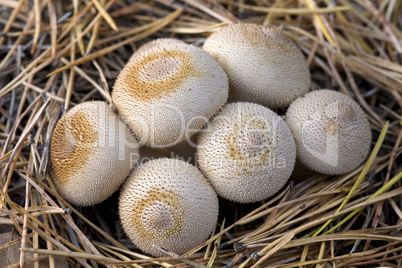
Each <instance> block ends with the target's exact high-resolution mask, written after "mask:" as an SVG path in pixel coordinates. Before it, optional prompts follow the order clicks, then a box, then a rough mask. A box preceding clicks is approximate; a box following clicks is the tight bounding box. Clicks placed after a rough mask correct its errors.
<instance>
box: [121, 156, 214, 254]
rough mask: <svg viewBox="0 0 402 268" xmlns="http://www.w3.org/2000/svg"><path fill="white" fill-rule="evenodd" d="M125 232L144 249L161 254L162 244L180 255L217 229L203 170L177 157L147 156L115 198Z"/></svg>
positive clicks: (210, 194)
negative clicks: (117, 201)
mask: <svg viewBox="0 0 402 268" xmlns="http://www.w3.org/2000/svg"><path fill="white" fill-rule="evenodd" d="M119 216H120V220H121V223H122V226H123V229H124V231H125V232H126V234H127V235H128V237H129V238H130V239H131V241H132V242H133V243H134V244H135V245H137V246H138V248H140V249H141V250H142V251H144V252H146V253H148V254H150V255H153V256H156V257H159V256H162V255H163V253H161V252H160V251H159V250H157V249H156V248H155V247H154V246H153V245H157V246H160V247H162V248H165V249H167V250H169V251H171V252H174V253H176V254H183V253H185V252H187V251H189V250H190V249H192V248H194V247H195V246H197V245H199V244H200V243H202V242H204V241H205V240H206V239H207V238H208V236H209V235H210V234H211V232H212V231H213V229H214V228H215V225H216V222H217V217H218V198H217V196H216V193H215V192H214V190H213V189H212V187H211V186H210V184H209V183H208V181H207V180H206V179H205V178H204V176H203V175H202V174H201V172H200V171H199V170H198V169H197V168H196V167H195V166H193V165H191V164H189V163H186V162H184V161H181V160H177V159H168V158H161V159H156V160H152V161H149V162H147V163H145V164H144V165H142V166H141V167H139V168H138V169H136V170H135V172H133V173H132V175H131V176H130V177H129V179H128V180H127V182H126V183H125V185H124V187H123V189H122V191H121V194H120V200H119Z"/></svg>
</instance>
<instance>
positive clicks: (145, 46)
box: [132, 38, 184, 57]
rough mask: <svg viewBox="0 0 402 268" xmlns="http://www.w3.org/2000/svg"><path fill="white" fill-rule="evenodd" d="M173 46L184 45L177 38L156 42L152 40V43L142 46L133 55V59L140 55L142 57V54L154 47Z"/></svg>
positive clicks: (160, 39)
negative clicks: (175, 44) (176, 44)
mask: <svg viewBox="0 0 402 268" xmlns="http://www.w3.org/2000/svg"><path fill="white" fill-rule="evenodd" d="M168 43H170V44H172V43H182V44H184V42H183V41H181V40H179V39H176V38H157V39H155V40H152V41H150V42H147V43H145V44H143V45H142V46H140V47H139V48H138V49H137V50H136V51H135V53H134V54H133V55H132V57H137V56H138V55H141V54H142V53H144V52H145V51H146V50H148V49H150V48H152V47H156V46H160V45H163V44H168Z"/></svg>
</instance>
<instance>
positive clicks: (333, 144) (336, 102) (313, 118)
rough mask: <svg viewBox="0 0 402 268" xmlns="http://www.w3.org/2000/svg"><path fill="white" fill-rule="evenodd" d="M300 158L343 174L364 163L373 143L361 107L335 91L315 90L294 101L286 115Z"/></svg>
mask: <svg viewBox="0 0 402 268" xmlns="http://www.w3.org/2000/svg"><path fill="white" fill-rule="evenodd" d="M286 121H287V123H288V125H289V127H290V129H291V130H292V133H293V135H294V137H295V141H296V146H297V157H298V159H299V160H300V161H301V162H302V163H303V164H304V165H306V166H307V167H309V168H311V169H312V170H314V171H317V172H320V173H324V174H332V175H336V174H344V173H347V172H350V171H352V170H353V169H355V168H356V167H358V166H359V165H360V164H361V163H363V161H364V159H365V158H366V156H367V154H368V152H369V149H370V144H371V130H370V124H369V122H368V120H367V118H366V116H365V114H364V112H363V110H362V109H361V107H360V106H359V105H358V104H357V103H356V102H355V101H354V100H353V99H351V98H350V97H348V96H346V95H344V94H342V93H340V92H337V91H333V90H328V89H323V90H316V91H313V92H310V93H308V94H306V95H305V96H304V97H300V98H298V99H297V100H295V101H294V102H293V103H292V104H291V105H290V107H289V109H288V111H287V114H286Z"/></svg>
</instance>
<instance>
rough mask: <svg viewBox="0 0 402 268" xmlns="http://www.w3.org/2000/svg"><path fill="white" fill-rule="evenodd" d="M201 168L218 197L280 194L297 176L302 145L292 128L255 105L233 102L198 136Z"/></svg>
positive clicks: (259, 197) (247, 198)
mask: <svg viewBox="0 0 402 268" xmlns="http://www.w3.org/2000/svg"><path fill="white" fill-rule="evenodd" d="M197 153H198V162H199V165H200V169H201V171H202V172H203V173H204V174H205V176H206V177H207V179H208V180H209V181H210V182H211V184H212V186H213V187H214V189H215V190H216V192H217V193H218V195H220V196H222V197H224V198H226V199H229V200H232V201H237V202H241V203H249V202H256V201H260V200H263V199H265V198H268V197H270V196H271V195H273V194H275V193H276V192H277V191H278V190H280V189H281V188H282V187H283V186H284V185H285V184H286V182H287V180H288V178H289V177H290V175H291V174H292V171H293V167H294V164H295V159H296V146H295V142H294V140H293V136H292V133H291V132H290V129H289V127H288V126H287V124H286V123H285V121H283V119H282V118H280V117H279V116H278V115H277V114H275V113H274V112H273V111H271V110H270V109H268V108H266V107H263V106H262V105H259V104H255V103H246V102H237V103H230V104H227V105H226V106H225V107H224V108H223V109H222V110H221V111H220V112H219V113H218V114H217V115H216V116H215V117H214V118H213V119H212V121H211V122H210V123H209V124H208V125H207V126H206V127H205V128H204V130H203V131H202V132H201V133H200V136H199V140H198V147H197Z"/></svg>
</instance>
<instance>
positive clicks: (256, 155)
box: [227, 119, 269, 166]
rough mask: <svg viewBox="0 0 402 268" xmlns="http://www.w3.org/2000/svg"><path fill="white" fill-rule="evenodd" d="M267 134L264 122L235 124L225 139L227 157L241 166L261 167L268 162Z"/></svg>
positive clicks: (252, 121) (255, 121)
mask: <svg viewBox="0 0 402 268" xmlns="http://www.w3.org/2000/svg"><path fill="white" fill-rule="evenodd" d="M268 132H269V131H268V129H267V126H266V124H265V122H263V121H260V120H255V119H253V120H251V121H250V122H241V123H240V124H237V125H236V126H235V127H234V128H233V131H231V133H230V135H228V138H227V142H228V145H229V156H230V157H231V158H233V159H234V160H236V163H237V164H239V165H242V166H255V165H260V166H263V165H264V164H265V163H266V162H267V161H268V154H269V148H268V147H269V133H268Z"/></svg>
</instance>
